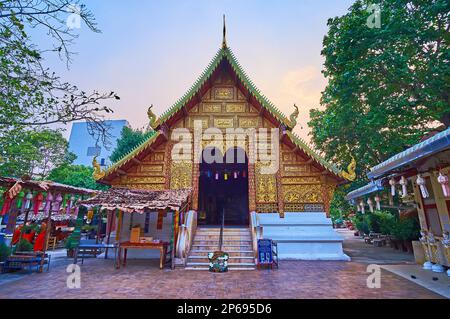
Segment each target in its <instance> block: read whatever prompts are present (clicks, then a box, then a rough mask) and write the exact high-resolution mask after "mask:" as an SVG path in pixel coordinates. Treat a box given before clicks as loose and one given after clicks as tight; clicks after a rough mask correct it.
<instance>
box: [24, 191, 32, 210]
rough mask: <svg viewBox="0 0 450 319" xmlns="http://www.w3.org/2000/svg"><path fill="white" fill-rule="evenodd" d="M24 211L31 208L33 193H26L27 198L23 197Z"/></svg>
mask: <svg viewBox="0 0 450 319" xmlns="http://www.w3.org/2000/svg"><path fill="white" fill-rule="evenodd" d="M25 199H26V201H25V209H26V210H30V208H31V200H32V199H33V193H31V192H28V194H27V196H26V197H25Z"/></svg>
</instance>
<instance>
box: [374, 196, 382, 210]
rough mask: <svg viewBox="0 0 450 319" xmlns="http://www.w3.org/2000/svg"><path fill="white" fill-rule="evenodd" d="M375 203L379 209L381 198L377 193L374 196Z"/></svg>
mask: <svg viewBox="0 0 450 319" xmlns="http://www.w3.org/2000/svg"><path fill="white" fill-rule="evenodd" d="M375 203H376V208H377V210H381V198H380V196H378V194H377V195H376V196H375Z"/></svg>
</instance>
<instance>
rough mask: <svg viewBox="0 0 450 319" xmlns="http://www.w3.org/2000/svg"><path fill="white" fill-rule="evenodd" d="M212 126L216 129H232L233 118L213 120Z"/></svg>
mask: <svg viewBox="0 0 450 319" xmlns="http://www.w3.org/2000/svg"><path fill="white" fill-rule="evenodd" d="M214 126H215V127H217V128H232V127H234V119H233V118H215V119H214Z"/></svg>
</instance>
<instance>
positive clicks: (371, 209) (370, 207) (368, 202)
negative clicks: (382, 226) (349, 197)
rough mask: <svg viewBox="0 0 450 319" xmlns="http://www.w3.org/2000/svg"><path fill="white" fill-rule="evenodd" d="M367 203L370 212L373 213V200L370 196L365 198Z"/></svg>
mask: <svg viewBox="0 0 450 319" xmlns="http://www.w3.org/2000/svg"><path fill="white" fill-rule="evenodd" d="M367 204H368V205H369V210H370V212H371V213H373V201H372V199H371V198H370V197H369V199H368V200H367Z"/></svg>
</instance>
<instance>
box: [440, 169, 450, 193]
mask: <svg viewBox="0 0 450 319" xmlns="http://www.w3.org/2000/svg"><path fill="white" fill-rule="evenodd" d="M437 180H438V182H439V184H441V186H442V192H443V193H444V197H450V186H448V176H447V175H444V174H442V172H439V176H438V178H437Z"/></svg>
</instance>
